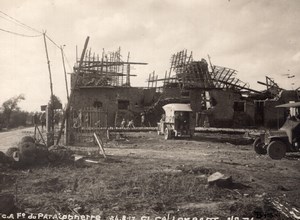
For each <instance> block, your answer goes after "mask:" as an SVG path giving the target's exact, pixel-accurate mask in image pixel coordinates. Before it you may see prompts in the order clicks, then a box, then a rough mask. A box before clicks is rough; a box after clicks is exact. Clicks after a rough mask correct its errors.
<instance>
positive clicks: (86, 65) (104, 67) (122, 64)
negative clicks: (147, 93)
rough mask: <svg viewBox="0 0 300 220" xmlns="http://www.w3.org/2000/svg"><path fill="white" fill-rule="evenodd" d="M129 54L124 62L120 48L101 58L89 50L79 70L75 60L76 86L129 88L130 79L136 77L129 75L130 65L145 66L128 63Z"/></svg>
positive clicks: (139, 63) (106, 53)
mask: <svg viewBox="0 0 300 220" xmlns="http://www.w3.org/2000/svg"><path fill="white" fill-rule="evenodd" d="M129 58H130V52H128V55H127V57H126V61H124V59H123V57H122V55H121V48H120V47H119V48H118V50H116V51H113V52H105V50H104V49H103V52H102V56H101V58H100V56H99V55H98V54H97V55H96V54H95V53H92V51H91V49H90V50H88V51H87V52H86V53H85V56H84V60H83V62H82V66H81V68H80V70H79V69H78V66H79V60H78V59H77V61H76V64H75V66H74V71H75V72H78V73H79V78H80V79H79V81H78V86H79V87H81V88H83V87H109V86H112V87H116V86H121V87H130V77H132V76H136V75H134V74H131V73H130V70H131V65H147V63H142V62H130V61H129Z"/></svg>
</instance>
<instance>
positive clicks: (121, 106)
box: [118, 100, 129, 110]
mask: <svg viewBox="0 0 300 220" xmlns="http://www.w3.org/2000/svg"><path fill="white" fill-rule="evenodd" d="M128 108H129V101H128V100H118V109H119V110H127V109H128Z"/></svg>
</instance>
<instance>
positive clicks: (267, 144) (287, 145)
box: [253, 102, 300, 160]
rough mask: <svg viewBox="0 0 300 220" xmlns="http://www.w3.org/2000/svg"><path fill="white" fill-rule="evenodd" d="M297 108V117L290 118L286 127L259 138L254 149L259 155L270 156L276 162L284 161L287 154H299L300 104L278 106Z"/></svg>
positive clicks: (280, 106) (281, 106)
mask: <svg viewBox="0 0 300 220" xmlns="http://www.w3.org/2000/svg"><path fill="white" fill-rule="evenodd" d="M276 107H278V108H296V111H294V112H295V115H294V116H291V117H288V118H287V120H286V122H285V123H284V125H283V126H282V127H281V128H280V129H279V130H278V131H275V132H267V133H264V134H261V135H260V136H259V137H257V138H256V139H255V141H254V143H253V147H254V150H255V152H256V153H258V154H268V155H269V156H270V157H271V158H272V159H274V160H280V159H282V158H283V157H284V156H285V154H286V152H298V151H299V146H300V119H299V118H298V115H299V107H300V102H295V103H287V104H284V105H279V106H276Z"/></svg>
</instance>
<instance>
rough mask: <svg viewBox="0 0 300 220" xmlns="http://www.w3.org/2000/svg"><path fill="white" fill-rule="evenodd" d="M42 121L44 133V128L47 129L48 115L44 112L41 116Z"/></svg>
mask: <svg viewBox="0 0 300 220" xmlns="http://www.w3.org/2000/svg"><path fill="white" fill-rule="evenodd" d="M40 121H41V124H42V132H44V126H45V127H46V113H45V112H43V113H42V114H41V116H40Z"/></svg>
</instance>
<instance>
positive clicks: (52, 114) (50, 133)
mask: <svg viewBox="0 0 300 220" xmlns="http://www.w3.org/2000/svg"><path fill="white" fill-rule="evenodd" d="M43 36H44V44H45V51H46V59H47V64H48V72H49V79H50V92H51V107H50V123H51V128H50V129H51V131H50V132H49V131H48V134H47V139H48V137H49V138H50V140H51V142H50V143H49V142H48V140H47V144H52V141H53V143H54V123H53V118H54V101H53V83H52V74H51V68H50V60H49V55H48V48H47V41H46V32H44V33H43ZM48 110H49V109H48Z"/></svg>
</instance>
